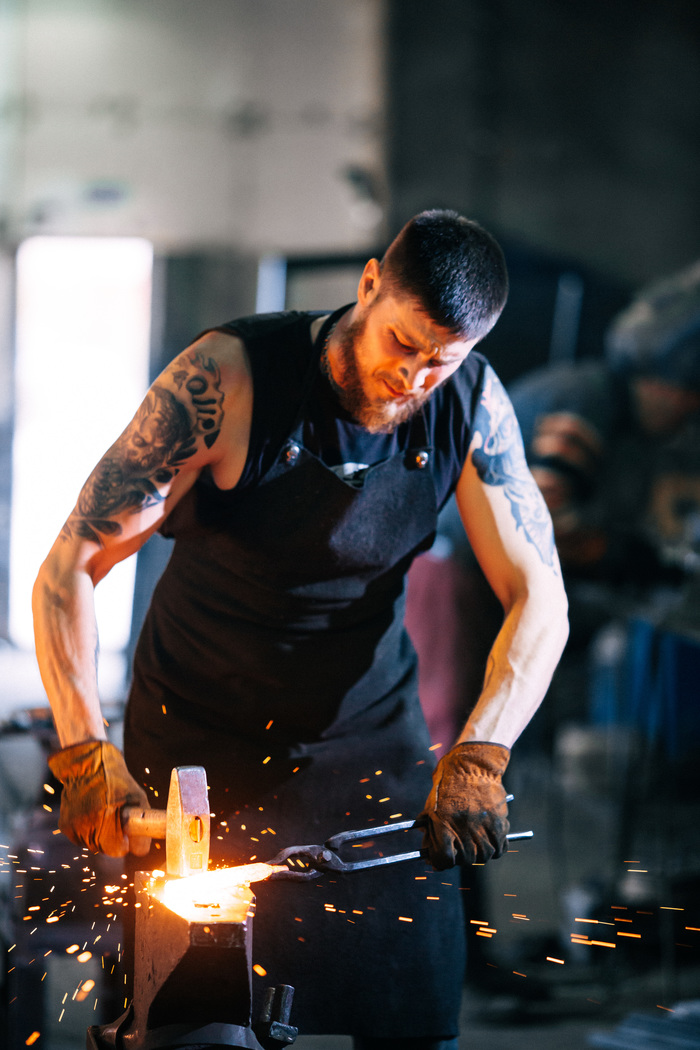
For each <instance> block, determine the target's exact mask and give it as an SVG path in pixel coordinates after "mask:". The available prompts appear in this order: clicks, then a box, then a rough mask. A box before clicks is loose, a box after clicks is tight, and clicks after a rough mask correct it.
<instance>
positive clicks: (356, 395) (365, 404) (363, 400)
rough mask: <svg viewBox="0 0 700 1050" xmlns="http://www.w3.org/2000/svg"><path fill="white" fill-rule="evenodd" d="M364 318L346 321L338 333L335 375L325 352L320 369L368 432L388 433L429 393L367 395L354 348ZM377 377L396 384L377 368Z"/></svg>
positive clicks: (414, 410)
mask: <svg viewBox="0 0 700 1050" xmlns="http://www.w3.org/2000/svg"><path fill="white" fill-rule="evenodd" d="M366 323H367V321H366V318H364V317H362V318H360V319H358V320H357V321H353V323H352V324H350V325H348V327H347V328H346V329H345V331H344V332H343V333H342V334H340V335H339V336H338V342H337V351H336V353H337V357H336V364H337V366H338V373H339V379H338V380H336V379H334V378H333V374H332V372H331V370H330V366H329V365H328V361H327V356H326V353H324V355H323V358H322V363H323V369H324V372H325V373H326V375H327V376H328V378H329V380H330V383H331V386H332V387H333V389H334V390H335V392H336V394H337V396H338V400H339V401H340V403H341V405H342V406H343V408H344V409H345V411H346V412H348V413H349V414H350V415H351V416H352V417H353V418H354V419H355V420H357V422H358V423H360V425H361V426H363V427H364V428H365V430H368V431H369V432H370V434H391V433H392V432H393V431H394V430H396V428H397V427H399V426H400V425H401V424H402V423H406V422H407V421H408V420H409V419H411V417H412V416H414V415H415V414H416V412H418V411H420V409H421V407H422V406H423V405H424V404H425V402H426V401H427V400H428V397H429V394H421V395H415V394H413V395H411V396H409V397H406V398H400V399H397V398H386V399H385V398H380V397H376V398H371V397H369V396H368V395H367V393H366V391H365V388H364V385H363V382H362V373H361V369H360V363H359V360H358V353H357V348H358V346H359V345H360V343H361V340H362V336H363V335H364V331H365V327H366ZM377 377H378V378H379V379H385V380H386V381H387V382H388V383H389V384H390V385H392V386H396V382H395V380H393V379H392V377H391V376H390V375H389V373H383V372H382V371H378V372H377Z"/></svg>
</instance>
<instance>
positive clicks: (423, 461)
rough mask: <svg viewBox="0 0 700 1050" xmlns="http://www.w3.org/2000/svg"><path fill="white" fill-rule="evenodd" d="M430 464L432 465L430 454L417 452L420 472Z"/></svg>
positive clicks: (417, 464)
mask: <svg viewBox="0 0 700 1050" xmlns="http://www.w3.org/2000/svg"><path fill="white" fill-rule="evenodd" d="M428 463H430V453H429V452H416V466H417V467H418V469H419V470H422V469H423V467H427V466H428Z"/></svg>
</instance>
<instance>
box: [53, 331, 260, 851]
mask: <svg viewBox="0 0 700 1050" xmlns="http://www.w3.org/2000/svg"><path fill="white" fill-rule="evenodd" d="M251 407H252V389H251V384H250V375H249V370H248V365H247V358H246V355H245V351H244V349H243V346H242V344H241V343H240V341H239V340H237V339H235V338H232V337H231V336H227V335H223V334H221V333H211V334H209V335H207V336H204V337H203V338H202V339H200V340H198V341H197V342H196V343H194V344H193V345H192V346H191V347H189V348H188V349H187V350H185V351H184V352H183V353H182V354H181V355H180V356H179V357H178V358H176V359H175V361H173V362H172V363H171V364H170V365H169V366H168V367H167V368H166V369H165V370H164V371H163V372H162V373H161V375H160V376H159V377H158V379H157V380H156V381H155V382H154V383H153V385H152V386H151V388H150V389H149V391H148V393H147V395H146V397H145V399H144V401H143V402H142V404H141V405H140V407H139V409H138V410H137V412H136V415H135V416H134V418H133V419H132V421H131V422H130V423H129V425H128V426H127V428H126V430H125V431H124V432H123V433H122V434H121V436H120V437H119V438H118V439H117V440H116V442H115V443H114V445H112V447H111V448H110V449H109V450H108V451H107V452H106V453H105V455H104V456H103V457H102V459H101V460H100V461H99V463H98V464H97V466H96V467H95V469H94V470H93V471H92V473H91V474H90V477H89V478H88V480H87V481H86V483H85V485H84V486H83V489H82V490H81V492H80V495H79V497H78V501H77V503H76V505H75V508H74V510H73V511H72V513H71V514H70V516H69V518H68V520H67V521H66V523H65V525H64V526H63V529H62V530H61V533H60V535H59V536H58V538H57V540H56V542H55V543H54V545H53V547H52V548H51V551H50V553H49V555H48V557H47V558H46V561H45V562H44V564H43V565H42V567H41V569H40V571H39V575H38V577H37V581H36V583H35V586H34V592H33V610H34V624H35V636H36V651H37V659H38V662H39V668H40V671H41V676H42V680H43V683H44V687H45V689H46V693H47V696H48V699H49V703H50V704H51V708H52V711H53V715H54V720H55V723H56V729H57V732H58V736H59V740H60V743H61V745H62V747H63V748H64V749H66V748H70V747H75V746H77V745H88V744H90V743H91V742H93V743H94V742H102V741H104V740H105V739H106V734H105V728H104V722H103V718H102V713H101V710H100V702H99V696H98V690H97V643H98V639H97V627H96V623H95V615H94V601H93V591H94V587H95V586H96V585H97V583H99V581H100V580H101V579H103V578H104V576H105V575H106V574H107V573H108V572H109V570H110V569H111V568H112V567H113V566H114V565H115V564H117V562H119V561H122V560H123V559H124V558H126V557H128V555H130V554H132V553H134V552H135V551H137V550H138V549H139V548H140V547H141V546H142V545H143V544H144V543H145V541H146V540H147V539H148V538H149V536H151V535H152V534H153V532H155V531H156V530H157V529H158V527H159V526H160V525H161V524H162V523H163V521H164V520H165V518H166V517H167V516H168V514H169V513H170V512H171V510H172V508H173V507H174V506H175V505H176V503H177V502H178V500H180V499H181V498H182V496H183V495H184V494H185V493H186V492H187V491H188V490H189V489H190V488H191V486H192V485H193V484H194V482H195V480H196V479H197V476H198V475H199V473H200V471H201V470H202V469H203V468H204V467H205V466H209V467H211V469H212V471H214V472H215V475H216V472H217V471H218V472H221V473H222V476H223V477H224V478H225V479H226V481H227V484H235V481H236V480H237V477H238V476H240V471H241V469H242V466H243V463H244V461H245V456H246V452H247V441H248V434H249V427H250V412H251ZM59 754H61V753H59ZM64 783H65V782H64ZM98 845H99V844H98Z"/></svg>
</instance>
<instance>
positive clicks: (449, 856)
mask: <svg viewBox="0 0 700 1050" xmlns="http://www.w3.org/2000/svg"><path fill="white" fill-rule="evenodd" d="M509 759H510V751H509V749H508V748H507V747H503V746H502V745H501V744H490V743H481V742H474V741H469V742H468V743H463V744H455V746H454V747H453V748H452V749H451V750H450V751H448V752H447V754H446V755H443V757H442V758H441V759H440V761H439V762H438V764H437V768H436V769H435V772H434V773H433V788H432V791H431V792H430V794H429V795H428V799H427V801H426V803H425V809H424V810H423V812H422V813H421V815H420V816H419V817H418V820H417V822H416V823H417V824H418V825H419V826H420V827H422V828H423V829H424V830H423V848H424V849H425V850H426V851H427V855H428V860H429V861H430V863H431V864H432V865H433V867H434V868H437V870H438V871H444V870H445V868H451V867H453V865H455V864H474V863H475V862H478V863H480V864H483V863H484V862H485V861H487V860H491V859H492V858H495V857H500V856H502V854H503V853H505V852H506V851H507V849H508V843H507V842H506V835H507V834H508V828H509V827H510V825H509V823H508V806H507V804H506V793H505V790H504V788H503V785H502V784H501V776H502V774H503V772H504V771H505V768H506V766H507V765H508V760H509Z"/></svg>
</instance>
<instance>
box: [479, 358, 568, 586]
mask: <svg viewBox="0 0 700 1050" xmlns="http://www.w3.org/2000/svg"><path fill="white" fill-rule="evenodd" d="M472 463H473V464H474V467H475V468H476V472H477V474H478V475H479V477H480V478H481V480H482V481H483V482H484V484H485V485H498V486H501V487H502V488H503V491H504V493H505V495H506V498H507V499H508V502H509V503H510V509H511V514H512V515H513V518H514V520H515V525H516V528H517V529H522V530H523V533H524V535H525V538H526V539H527V541H528V543H531V544H532V545H533V547H534V548H535V550H536V551H537V553H538V554H539V556H540V559H541V560H542V562H543V563H544V564H545V565H548V566H550V567H551V568H555V565H556V559H555V545H554V531H553V528H552V522H551V518H550V516H549V511H548V510H547V506H546V504H545V502H544V499H543V498H542V494H541V492H540V490H539V489H538V487H537V485H536V484H535V481H534V479H533V478H532V475H531V474H530V471H529V469H528V467H527V462H526V459H525V450H524V448H523V441H522V437H521V435H520V428H519V426H518V421H517V419H516V418H515V412H514V411H513V406H512V405H511V403H510V398H509V397H508V395H507V394H506V392H505V390H504V388H503V386H502V384H501V381H500V380H499V378H498V376H497V375H496V373H495V372H494V371H493V370H492V369H490V368H489V369H488V370H487V372H486V378H485V381H484V387H483V390H482V393H481V397H480V399H479V403H478V405H477V408H476V412H475V414H474V420H473V424H472Z"/></svg>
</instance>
